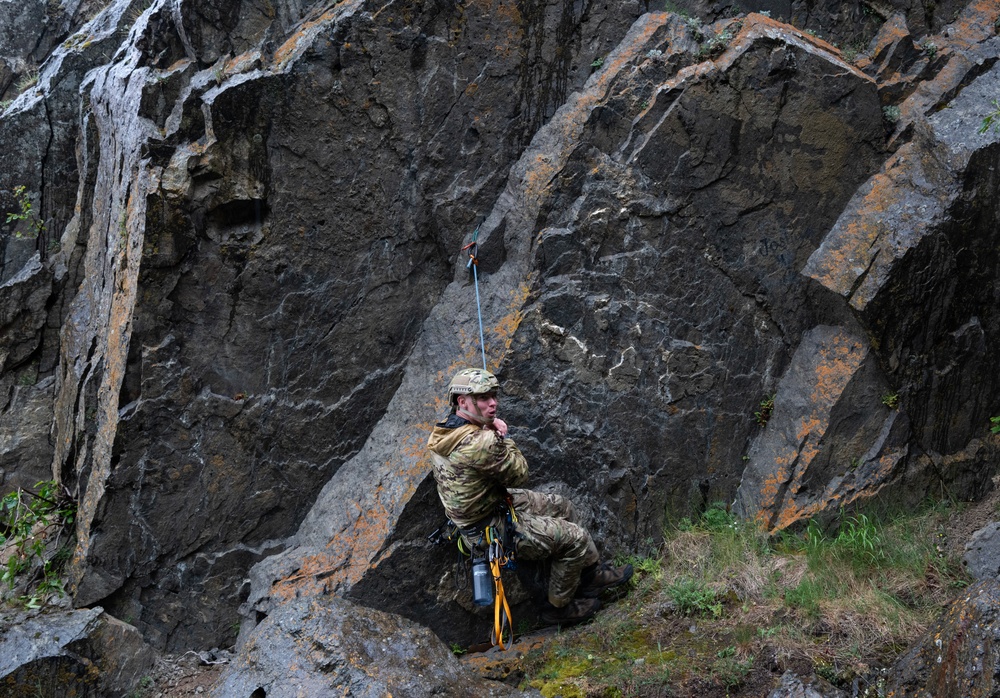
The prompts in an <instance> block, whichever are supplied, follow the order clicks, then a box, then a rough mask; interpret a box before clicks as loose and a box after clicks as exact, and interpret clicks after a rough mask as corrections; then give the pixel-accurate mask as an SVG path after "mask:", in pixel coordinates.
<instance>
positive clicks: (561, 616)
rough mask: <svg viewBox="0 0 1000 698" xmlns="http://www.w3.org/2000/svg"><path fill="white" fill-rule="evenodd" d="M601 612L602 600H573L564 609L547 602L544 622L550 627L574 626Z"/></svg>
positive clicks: (543, 614)
mask: <svg viewBox="0 0 1000 698" xmlns="http://www.w3.org/2000/svg"><path fill="white" fill-rule="evenodd" d="M600 610H601V600H600V599H573V600H572V601H570V602H569V603H568V604H566V605H565V606H563V607H562V608H556V607H555V606H553V605H552V604H550V603H548V602H547V601H546V602H545V609H544V610H543V611H542V620H543V621H544V622H545V623H548V624H549V625H574V624H576V623H582V622H583V621H585V620H587V619H589V618H591V617H593V615H594V614H595V613H597V612H598V611H600Z"/></svg>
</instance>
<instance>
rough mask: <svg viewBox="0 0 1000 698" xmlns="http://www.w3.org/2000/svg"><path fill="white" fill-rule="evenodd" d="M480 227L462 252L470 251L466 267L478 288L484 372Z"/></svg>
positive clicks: (480, 344)
mask: <svg viewBox="0 0 1000 698" xmlns="http://www.w3.org/2000/svg"><path fill="white" fill-rule="evenodd" d="M478 239H479V226H478V225H477V226H476V230H475V232H473V233H472V242H470V243H469V244H468V245H466V246H465V247H463V248H462V252H465V251H466V250H468V252H469V261H468V263H467V264H466V265H465V268H466V269H471V270H472V280H473V282H474V284H475V287H476V314H477V315H478V316H479V351H480V352H481V353H482V355H483V370H484V371H486V370H488V369H487V368H486V342H484V341H483V309H482V306H481V305H480V303H479V273H478V272H477V271H476V269H477V268H478V267H479V258H478V254H479V243H478V242H477V241H478Z"/></svg>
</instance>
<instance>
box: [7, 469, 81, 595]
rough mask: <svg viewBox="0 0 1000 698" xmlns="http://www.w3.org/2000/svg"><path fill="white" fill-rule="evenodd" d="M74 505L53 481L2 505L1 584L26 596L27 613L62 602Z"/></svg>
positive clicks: (16, 492)
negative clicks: (59, 599)
mask: <svg viewBox="0 0 1000 698" xmlns="http://www.w3.org/2000/svg"><path fill="white" fill-rule="evenodd" d="M75 518H76V502H74V501H73V500H72V498H71V497H70V496H69V495H68V493H67V492H66V491H65V490H64V489H62V488H60V486H59V485H58V484H57V483H56V482H55V481H53V480H45V481H42V482H39V483H37V484H36V485H35V491H31V490H28V489H25V488H21V487H19V488H18V489H16V490H14V491H13V492H10V493H9V494H7V495H6V496H4V497H3V499H2V500H0V582H5V583H6V584H7V587H8V589H10V590H14V589H15V588H19V589H20V590H22V591H23V592H24V594H23V595H21V596H19V597H18V598H19V600H20V601H21V602H22V603H23V604H24V605H25V606H26V607H27V608H40V607H41V606H42V605H43V604H44V603H45V602H46V601H47V600H48V599H49V598H51V596H52V595H56V596H60V597H61V596H63V594H64V593H65V592H64V589H63V581H62V579H61V573H62V569H63V567H64V566H65V563H66V560H67V559H68V557H69V551H70V547H69V543H70V541H71V538H72V524H73V521H74V520H75Z"/></svg>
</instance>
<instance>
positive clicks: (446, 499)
mask: <svg viewBox="0 0 1000 698" xmlns="http://www.w3.org/2000/svg"><path fill="white" fill-rule="evenodd" d="M499 387H500V386H499V383H498V382H497V379H496V377H495V376H494V375H493V374H492V373H490V372H489V371H485V370H481V369H476V368H470V369H465V370H462V371H459V372H458V373H457V374H456V375H455V377H454V378H453V379H452V381H451V385H450V386H449V388H448V394H449V401H450V403H451V414H449V416H448V419H447V420H445V421H444V422H441V423H440V424H437V425H436V426H435V427H434V429H433V431H432V432H431V436H430V439H429V440H428V442H427V446H428V448H429V449H430V451H431V457H432V459H433V461H434V478H435V480H436V481H437V489H438V496H439V497H440V498H441V503H442V504H443V505H444V510H445V513H446V514H447V515H448V518H450V519H451V520H452V522H454V524H455V525H456V526H458V528H459V530H460V531H461V532H462V537H463V538H464V539H465V541H466V543H467V544H469V545H470V547H471V546H474V545H475V544H476V542H477V541H478V540H479V539H480V537H481V533H482V531H483V529H484V528H485V527H486V526H488V525H497V524H499V522H500V521H501V519H502V518H503V516H504V514H505V506H506V505H507V502H510V504H511V505H512V506H513V508H514V512H515V515H516V517H517V523H516V525H515V528H516V535H515V540H516V553H517V556H518V557H519V558H522V559H525V560H545V559H550V560H551V562H552V565H551V575H550V578H549V591H548V606H547V607H546V608H545V609H543V612H542V618H543V620H545V621H546V622H550V623H562V624H569V623H576V622H580V621H583V620H586V619H587V618H589V617H590V616H592V615H594V613H596V612H597V611H598V610H599V609H600V607H601V602H600V600H599V599H598V596H599V595H600V593H601V591H603V590H604V589H607V588H610V587H613V586H617V585H619V584H623V583H624V582H626V581H628V579H629V578H630V577H631V576H632V567H631V565H625V566H624V567H620V568H615V567H613V566H611V565H610V564H608V563H604V564H598V563H599V562H600V557H599V555H598V553H597V548H596V547H595V546H594V541H593V540H592V539H591V537H590V534H589V533H588V532H587V530H586V529H585V528H583V527H582V526H580V525H579V518H578V516H577V512H576V508H575V507H574V506H573V503H572V502H570V501H569V500H568V499H566V498H565V497H563V496H561V495H558V494H542V493H540V492H533V491H531V490H525V489H517V486H518V485H523V484H524V483H525V482H526V481H527V479H528V464H527V463H526V462H525V460H524V456H523V455H521V452H520V451H519V450H518V448H517V446H516V445H515V444H514V442H513V441H512V440H511V439H510V438H509V437H508V436H507V424H506V423H505V422H504V421H503V420H502V419H500V418H499V417H497V416H496V415H497V390H498V389H499Z"/></svg>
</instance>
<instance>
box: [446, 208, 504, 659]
mask: <svg viewBox="0 0 1000 698" xmlns="http://www.w3.org/2000/svg"><path fill="white" fill-rule="evenodd" d="M478 240H479V226H478V225H477V226H476V230H475V231H474V232H473V233H472V242H470V243H469V244H468V245H466V246H465V247H463V248H462V251H463V252H466V251H467V252H468V253H469V261H468V262H467V263H466V265H465V268H466V269H471V270H472V280H473V284H474V285H475V287H476V315H477V317H478V318H479V351H480V353H481V354H482V357H483V370H484V371H488V370H489V369H488V368H487V367H486V341H485V340H484V339H483V308H482V304H481V303H480V300H479V272H478V267H479V257H478V255H479V242H478ZM508 511H509V512H510V517H511V524H512V525H513V522H516V521H517V515H516V514H515V513H514V507H513V506H510V501H509V499H508ZM483 533H484V536H485V539H486V543H487V549H486V550H487V552H486V559H487V560H488V561H489V565H490V572H491V574H492V575H493V590H494V594H493V630H492V632H491V633H490V643H491V644H492V645H494V646H499V647H500V649H501V650H506V649H507V648H508V647H510V646H511V645H512V644H513V643H514V619H513V617H512V616H511V615H510V605H509V604H508V603H507V594H506V593H505V592H504V588H503V579H502V578H501V576H500V568H501V567H504V566H508V565H512V564H513V557H514V556H513V554H510V553H507V552H506V551H505V550H504V547H503V542H502V541H501V539H500V537H499V536H497V532H496V530H495V529H494V527H493V526H487V527H486V530H485V531H484V532H483ZM458 549H459V550H460V551H461V552H462V553H465V550H464V546H463V545H462V538H461V537H459V539H458ZM468 554H471V551H470V552H469V553H468ZM505 633H506V635H507V642H506V643H504V634H505Z"/></svg>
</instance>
